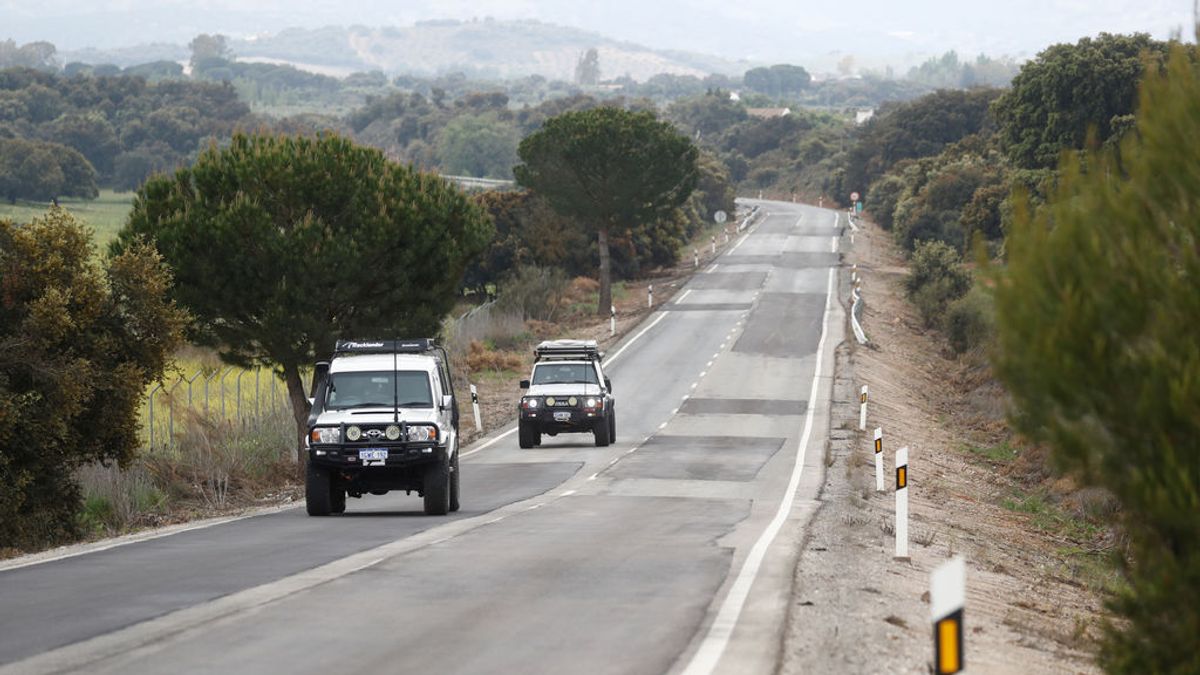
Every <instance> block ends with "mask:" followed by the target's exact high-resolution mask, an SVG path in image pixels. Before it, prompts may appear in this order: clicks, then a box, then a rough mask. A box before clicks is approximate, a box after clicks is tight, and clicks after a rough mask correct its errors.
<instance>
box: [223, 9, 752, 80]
mask: <svg viewBox="0 0 1200 675" xmlns="http://www.w3.org/2000/svg"><path fill="white" fill-rule="evenodd" d="M230 46H231V47H232V49H233V52H234V53H235V54H237V56H238V58H242V59H246V60H270V61H282V62H288V63H292V64H296V65H298V66H304V67H309V68H310V69H314V70H316V69H319V70H322V71H325V72H328V71H329V70H330V69H340V70H343V71H345V72H347V73H348V72H352V71H356V70H359V71H361V70H382V71H384V72H387V73H409V74H414V75H439V74H446V73H452V72H464V73H467V74H468V75H472V76H477V77H486V78H514V77H524V76H527V75H541V76H543V77H546V78H548V79H558V80H568V81H569V80H571V79H572V78H573V77H574V74H575V64H576V62H577V61H578V59H579V57H580V55H582V54H583V52H584V51H586V50H587V49H589V48H593V47H594V48H596V50H597V51H598V52H599V54H600V70H601V76H602V77H603V78H605V79H607V78H613V77H620V76H623V75H629V76H631V77H633V78H634V79H635V80H639V81H642V80H646V79H648V78H649V77H651V76H653V75H656V74H658V73H671V74H675V75H696V76H698V77H703V76H705V75H708V74H710V73H724V74H729V75H734V74H737V75H740V74H741V73H743V72H744V71H746V70H747V69H748V68H751V67H753V65H754V64H749V63H746V62H737V61H732V60H729V59H723V58H721V57H717V56H709V55H704V54H694V53H690V52H679V51H664V50H655V49H650V48H648V47H643V46H641V45H637V44H633V43H630V42H621V41H617V40H613V39H611V38H607V37H604V36H603V35H600V34H598V33H593V32H589V31H585V30H580V29H577V28H569V27H565V26H556V25H553V24H548V23H542V22H539V21H531V20H524V21H498V20H488V19H484V20H479V21H454V20H444V21H423V22H419V23H417V24H415V25H413V26H406V27H382V28H372V27H366V26H351V27H348V28H345V27H326V28H317V29H304V28H290V29H287V30H285V31H282V32H280V33H278V34H275V35H270V36H264V37H255V38H250V39H238V40H232V41H231V42H230Z"/></svg>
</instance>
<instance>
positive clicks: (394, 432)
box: [383, 424, 400, 441]
mask: <svg viewBox="0 0 1200 675" xmlns="http://www.w3.org/2000/svg"><path fill="white" fill-rule="evenodd" d="M383 435H384V436H387V439H388V440H389V441H395V440H398V439H399V438H400V427H398V426H396V425H395V424H391V425H388V428H387V429H385V430H384V432H383Z"/></svg>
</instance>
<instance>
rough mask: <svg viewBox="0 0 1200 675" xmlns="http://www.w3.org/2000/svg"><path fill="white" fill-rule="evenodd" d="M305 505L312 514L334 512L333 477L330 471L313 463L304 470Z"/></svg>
mask: <svg viewBox="0 0 1200 675" xmlns="http://www.w3.org/2000/svg"><path fill="white" fill-rule="evenodd" d="M343 500H344V498H343ZM304 507H305V509H306V510H307V511H308V515H310V516H327V515H329V514H330V513H333V479H332V477H331V476H330V475H329V472H328V471H326V470H325V469H321V468H319V467H315V466H313V465H312V464H309V465H308V469H307V470H306V471H305V472H304Z"/></svg>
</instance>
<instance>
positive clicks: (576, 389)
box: [525, 383, 600, 396]
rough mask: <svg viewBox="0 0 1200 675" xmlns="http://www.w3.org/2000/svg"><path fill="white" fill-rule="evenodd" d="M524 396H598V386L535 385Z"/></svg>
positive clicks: (573, 384) (575, 384) (574, 384)
mask: <svg viewBox="0 0 1200 675" xmlns="http://www.w3.org/2000/svg"><path fill="white" fill-rule="evenodd" d="M525 395H526V396H599V395H600V385H598V384H578V383H572V384H536V385H534V386H532V387H530V388H529V391H527V392H525Z"/></svg>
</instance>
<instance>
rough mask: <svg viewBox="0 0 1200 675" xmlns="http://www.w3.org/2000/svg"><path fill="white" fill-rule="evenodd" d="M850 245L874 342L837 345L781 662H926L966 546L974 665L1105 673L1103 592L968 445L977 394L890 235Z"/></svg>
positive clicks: (849, 668)
mask: <svg viewBox="0 0 1200 675" xmlns="http://www.w3.org/2000/svg"><path fill="white" fill-rule="evenodd" d="M857 238H858V247H857V249H856V250H855V251H854V252H852V253H851V254H850V255H849V256H848V262H850V263H855V262H856V263H857V264H858V271H859V273H860V275H861V276H862V278H863V289H864V291H863V292H864V296H865V297H866V298H867V312H866V316H865V319H864V322H865V324H866V330H867V333H868V335H869V336H870V338H871V341H872V345H871V346H870V347H861V346H857V345H852V344H844V345H842V347H841V348H839V350H838V352H837V369H836V379H835V382H834V396H833V398H834V402H833V413H832V417H833V419H832V424H831V431H830V449H829V454H828V457H827V466H828V470H827V471H826V475H825V482H824V485H823V486H822V492H821V497H820V510H819V511H818V513H817V515H816V517H815V518H814V519H813V523H812V528H811V530H810V532H809V535H808V537H807V540H806V542H805V545H804V548H803V551H802V552H801V554H800V558H799V562H798V564H797V566H796V571H795V580H794V586H793V598H792V601H791V606H790V612H789V625H788V627H787V630H786V634H785V636H784V647H783V650H782V660H781V663H780V667H779V671H780V672H782V673H788V674H790V673H803V672H839V673H877V672H889V673H927V672H929V668H930V664H931V658H932V653H931V652H932V639H931V638H932V633H931V629H930V625H929V604H928V600H929V597H928V588H929V573H930V571H931V570H932V569H933V568H935V567H936V566H937V565H939V564H941V563H942V562H944V561H946V560H947V559H948V558H949V557H951V556H953V555H962V556H964V557H965V558H966V560H967V565H968V572H967V574H968V577H967V578H968V588H967V604H966V617H967V620H966V623H967V631H968V632H967V638H966V645H967V653H968V663H969V666H970V669H971V672H974V673H984V672H1072V673H1076V672H1095V671H1096V666H1095V664H1094V662H1093V660H1092V656H1091V654H1090V652H1089V644H1090V643H1089V640H1090V636H1091V635H1092V634H1093V632H1094V627H1095V626H1096V624H1097V619H1098V617H1099V616H1100V612H1101V603H1102V599H1101V597H1100V596H1099V593H1098V592H1097V591H1095V590H1094V589H1093V587H1092V586H1090V585H1089V584H1087V583H1084V582H1083V581H1081V579H1080V576H1079V575H1078V574H1077V573H1075V571H1073V570H1071V569H1070V566H1069V564H1068V563H1066V561H1064V560H1063V559H1062V557H1061V556H1060V552H1061V550H1062V548H1061V547H1062V545H1063V543H1062V542H1061V541H1060V540H1058V539H1056V537H1055V536H1053V534H1051V533H1048V532H1045V531H1041V530H1039V529H1037V528H1036V527H1034V526H1033V524H1032V522H1031V519H1030V518H1029V517H1027V516H1026V515H1024V514H1020V513H1015V512H1013V511H1012V510H1009V509H1006V508H1004V507H1003V506H1001V505H1000V502H1001V500H1002V496H1003V495H1004V494H1006V493H1008V492H1009V491H1011V490H1012V489H1013V488H1012V485H1011V481H1010V480H1009V479H1008V478H1006V477H1005V476H1004V475H1002V473H1001V471H999V469H998V467H997V466H995V465H993V464H990V463H988V462H983V461H980V460H979V458H977V457H975V456H973V455H972V454H971V453H969V452H967V451H965V450H963V446H964V445H965V444H966V443H967V442H969V440H970V438H971V434H970V433H969V429H968V427H969V425H970V423H971V421H972V409H971V406H970V405H968V404H967V402H966V401H957V402H956V401H955V400H954V396H953V392H952V391H951V390H952V389H953V387H952V386H951V385H950V384H949V382H948V379H949V378H948V377H947V373H948V372H949V371H951V370H952V369H953V363H952V362H950V361H949V360H948V359H946V358H945V357H944V356H943V355H942V354H941V353H940V351H939V348H938V346H937V344H936V343H935V342H934V340H933V339H931V337H930V336H929V335H926V334H924V333H925V332H924V331H923V329H921V328H920V324H919V321H918V320H917V319H916V317H915V316H914V313H913V310H912V308H911V307H910V306H909V305H908V303H907V301H905V300H904V298H903V295H902V281H903V277H904V274H905V273H906V271H905V269H904V268H903V261H902V259H901V258H900V257H899V256H898V255H897V254H896V252H895V251H894V250H893V249H892V247H891V246H890V241H889V239H888V234H887V233H886V232H882V231H879V230H878V229H875V228H874V227H873V226H867V228H865V229H864V230H862V231H860V232H858V233H857ZM862 384H867V385H868V386H869V388H870V404H869V406H870V416H869V421H868V428H869V429H872V430H873V429H874V428H875V427H876V426H881V427H883V428H884V429H885V434H884V438H885V457H886V458H887V460H886V462H885V472H884V473H885V476H888V477H889V480H888V481H887V483H888V485H887V490H886V491H884V492H880V493H877V492H876V491H875V485H874V483H875V480H874V468H873V467H874V459H873V453H872V450H871V443H872V441H871V436H870V435H869V432H868V433H864V432H860V431H859V430H858V412H859V406H858V395H859V387H860V386H861V385H862ZM900 445H907V446H909V447H910V449H911V453H912V454H911V459H910V472H911V479H910V481H911V482H910V492H911V497H910V502H911V506H910V513H911V515H912V521H911V524H910V527H909V529H910V545H909V547H910V554H911V561H909V562H898V561H894V560H893V554H894V535H893V529H892V527H893V525H892V524H893V522H894V493H893V492H892V491H891V480H890V476H891V473H890V472H891V471H892V470H893V469H894V467H893V464H892V457H893V454H894V451H895V450H896V448H897V447H899V446H900Z"/></svg>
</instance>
